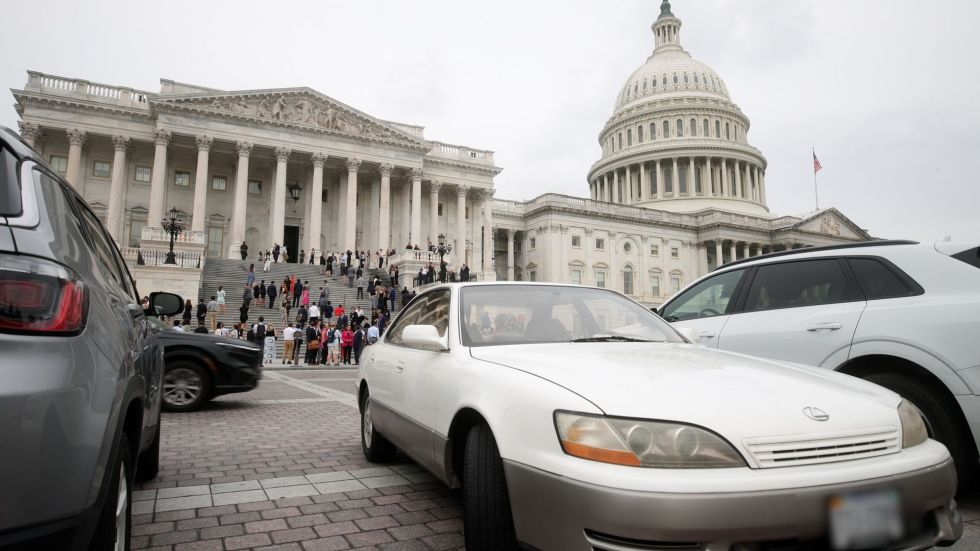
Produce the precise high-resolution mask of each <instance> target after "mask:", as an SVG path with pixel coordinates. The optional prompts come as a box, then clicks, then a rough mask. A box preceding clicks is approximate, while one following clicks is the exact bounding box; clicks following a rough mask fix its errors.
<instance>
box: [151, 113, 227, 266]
mask: <svg viewBox="0 0 980 551" xmlns="http://www.w3.org/2000/svg"><path fill="white" fill-rule="evenodd" d="M171 137H173V133H171V132H170V130H167V129H166V128H157V129H156V130H154V131H153V139H154V141H155V142H156V149H155V150H154V152H153V172H152V174H151V175H150V210H149V212H148V213H147V215H146V216H147V219H146V225H147V226H149V227H151V228H159V227H160V223H161V222H162V221H163V213H164V211H166V210H167V209H166V207H165V205H164V203H165V202H166V195H167V146H168V145H170V138H171ZM239 258H241V257H239Z"/></svg>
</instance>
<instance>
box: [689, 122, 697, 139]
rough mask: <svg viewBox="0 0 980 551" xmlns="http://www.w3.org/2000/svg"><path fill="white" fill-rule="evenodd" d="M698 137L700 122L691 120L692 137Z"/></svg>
mask: <svg viewBox="0 0 980 551" xmlns="http://www.w3.org/2000/svg"><path fill="white" fill-rule="evenodd" d="M697 135H698V121H696V120H694V119H691V136H692V137H693V136H697Z"/></svg>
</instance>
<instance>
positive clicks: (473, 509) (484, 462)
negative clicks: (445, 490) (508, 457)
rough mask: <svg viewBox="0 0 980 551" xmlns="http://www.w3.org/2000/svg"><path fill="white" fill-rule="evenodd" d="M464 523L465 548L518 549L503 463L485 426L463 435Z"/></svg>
mask: <svg viewBox="0 0 980 551" xmlns="http://www.w3.org/2000/svg"><path fill="white" fill-rule="evenodd" d="M463 526H464V529H463V535H464V537H465V539H466V549H467V551H498V550H507V551H509V550H516V549H517V536H516V535H515V534H514V517H513V515H512V514H511V511H510V498H509V497H508V495H507V481H506V480H505V479H504V462H503V461H502V460H501V459H500V451H499V450H498V449H497V441H496V440H495V439H494V437H493V433H492V432H490V427H488V426H486V425H478V426H476V427H473V429H472V430H470V432H469V434H468V435H467V437H466V452H465V456H464V458H463Z"/></svg>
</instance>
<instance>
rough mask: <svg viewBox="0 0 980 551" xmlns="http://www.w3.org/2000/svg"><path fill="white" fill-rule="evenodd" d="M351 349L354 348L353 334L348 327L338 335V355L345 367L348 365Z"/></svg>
mask: <svg viewBox="0 0 980 551" xmlns="http://www.w3.org/2000/svg"><path fill="white" fill-rule="evenodd" d="M352 348H354V332H353V331H351V330H350V326H349V325H348V326H345V327H344V330H343V331H341V333H340V355H341V357H342V358H343V362H344V363H345V364H347V365H350V353H351V349H352Z"/></svg>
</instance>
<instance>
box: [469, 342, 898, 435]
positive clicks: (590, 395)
mask: <svg viewBox="0 0 980 551" xmlns="http://www.w3.org/2000/svg"><path fill="white" fill-rule="evenodd" d="M471 354H472V356H473V357H474V358H477V359H480V360H485V361H488V362H493V363H496V364H501V365H505V366H508V367H511V368H514V369H518V370H521V371H525V372H527V373H530V374H532V375H536V376H538V377H541V378H544V379H547V380H549V381H551V382H553V383H555V384H557V385H560V386H562V387H564V388H567V389H568V390H570V391H572V392H574V393H576V394H579V395H581V396H583V397H584V398H586V399H587V400H589V401H591V402H592V403H594V404H595V405H596V406H597V407H598V408H599V409H601V410H602V411H603V412H605V413H606V414H607V415H611V416H621V417H632V418H641V419H658V420H668V421H680V422H685V423H691V424H695V425H700V426H703V427H706V428H709V429H711V430H714V431H716V432H718V433H720V434H722V435H723V436H726V437H727V438H729V439H730V440H732V441H741V440H742V439H744V438H754V437H764V436H782V435H798V434H825V433H826V434H829V433H837V432H840V431H850V430H855V429H867V428H872V427H899V426H900V425H899V423H900V422H899V418H898V413H897V407H898V404H899V403H900V401H901V399H900V398H899V396H898V395H897V394H895V393H893V392H891V391H889V390H886V389H884V388H882V387H879V386H877V385H874V384H872V383H869V382H867V381H863V380H861V379H857V378H854V377H850V376H847V375H842V374H840V373H835V372H833V371H830V370H826V369H821V368H816V367H807V366H801V365H796V364H788V363H783V362H777V361H771V360H764V359H760V358H754V357H751V356H745V355H742V354H735V353H731V352H723V351H717V350H710V349H706V348H701V347H698V346H695V345H690V344H664V343H615V342H614V343H571V344H546V345H524V346H488V347H476V348H472V349H471ZM807 407H816V408H819V409H821V410H823V411H824V412H826V413H827V414H828V415H829V416H830V419H828V420H826V421H822V422H820V421H815V420H813V419H811V418H809V417H807V416H806V415H805V414H804V413H803V410H804V408H807Z"/></svg>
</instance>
